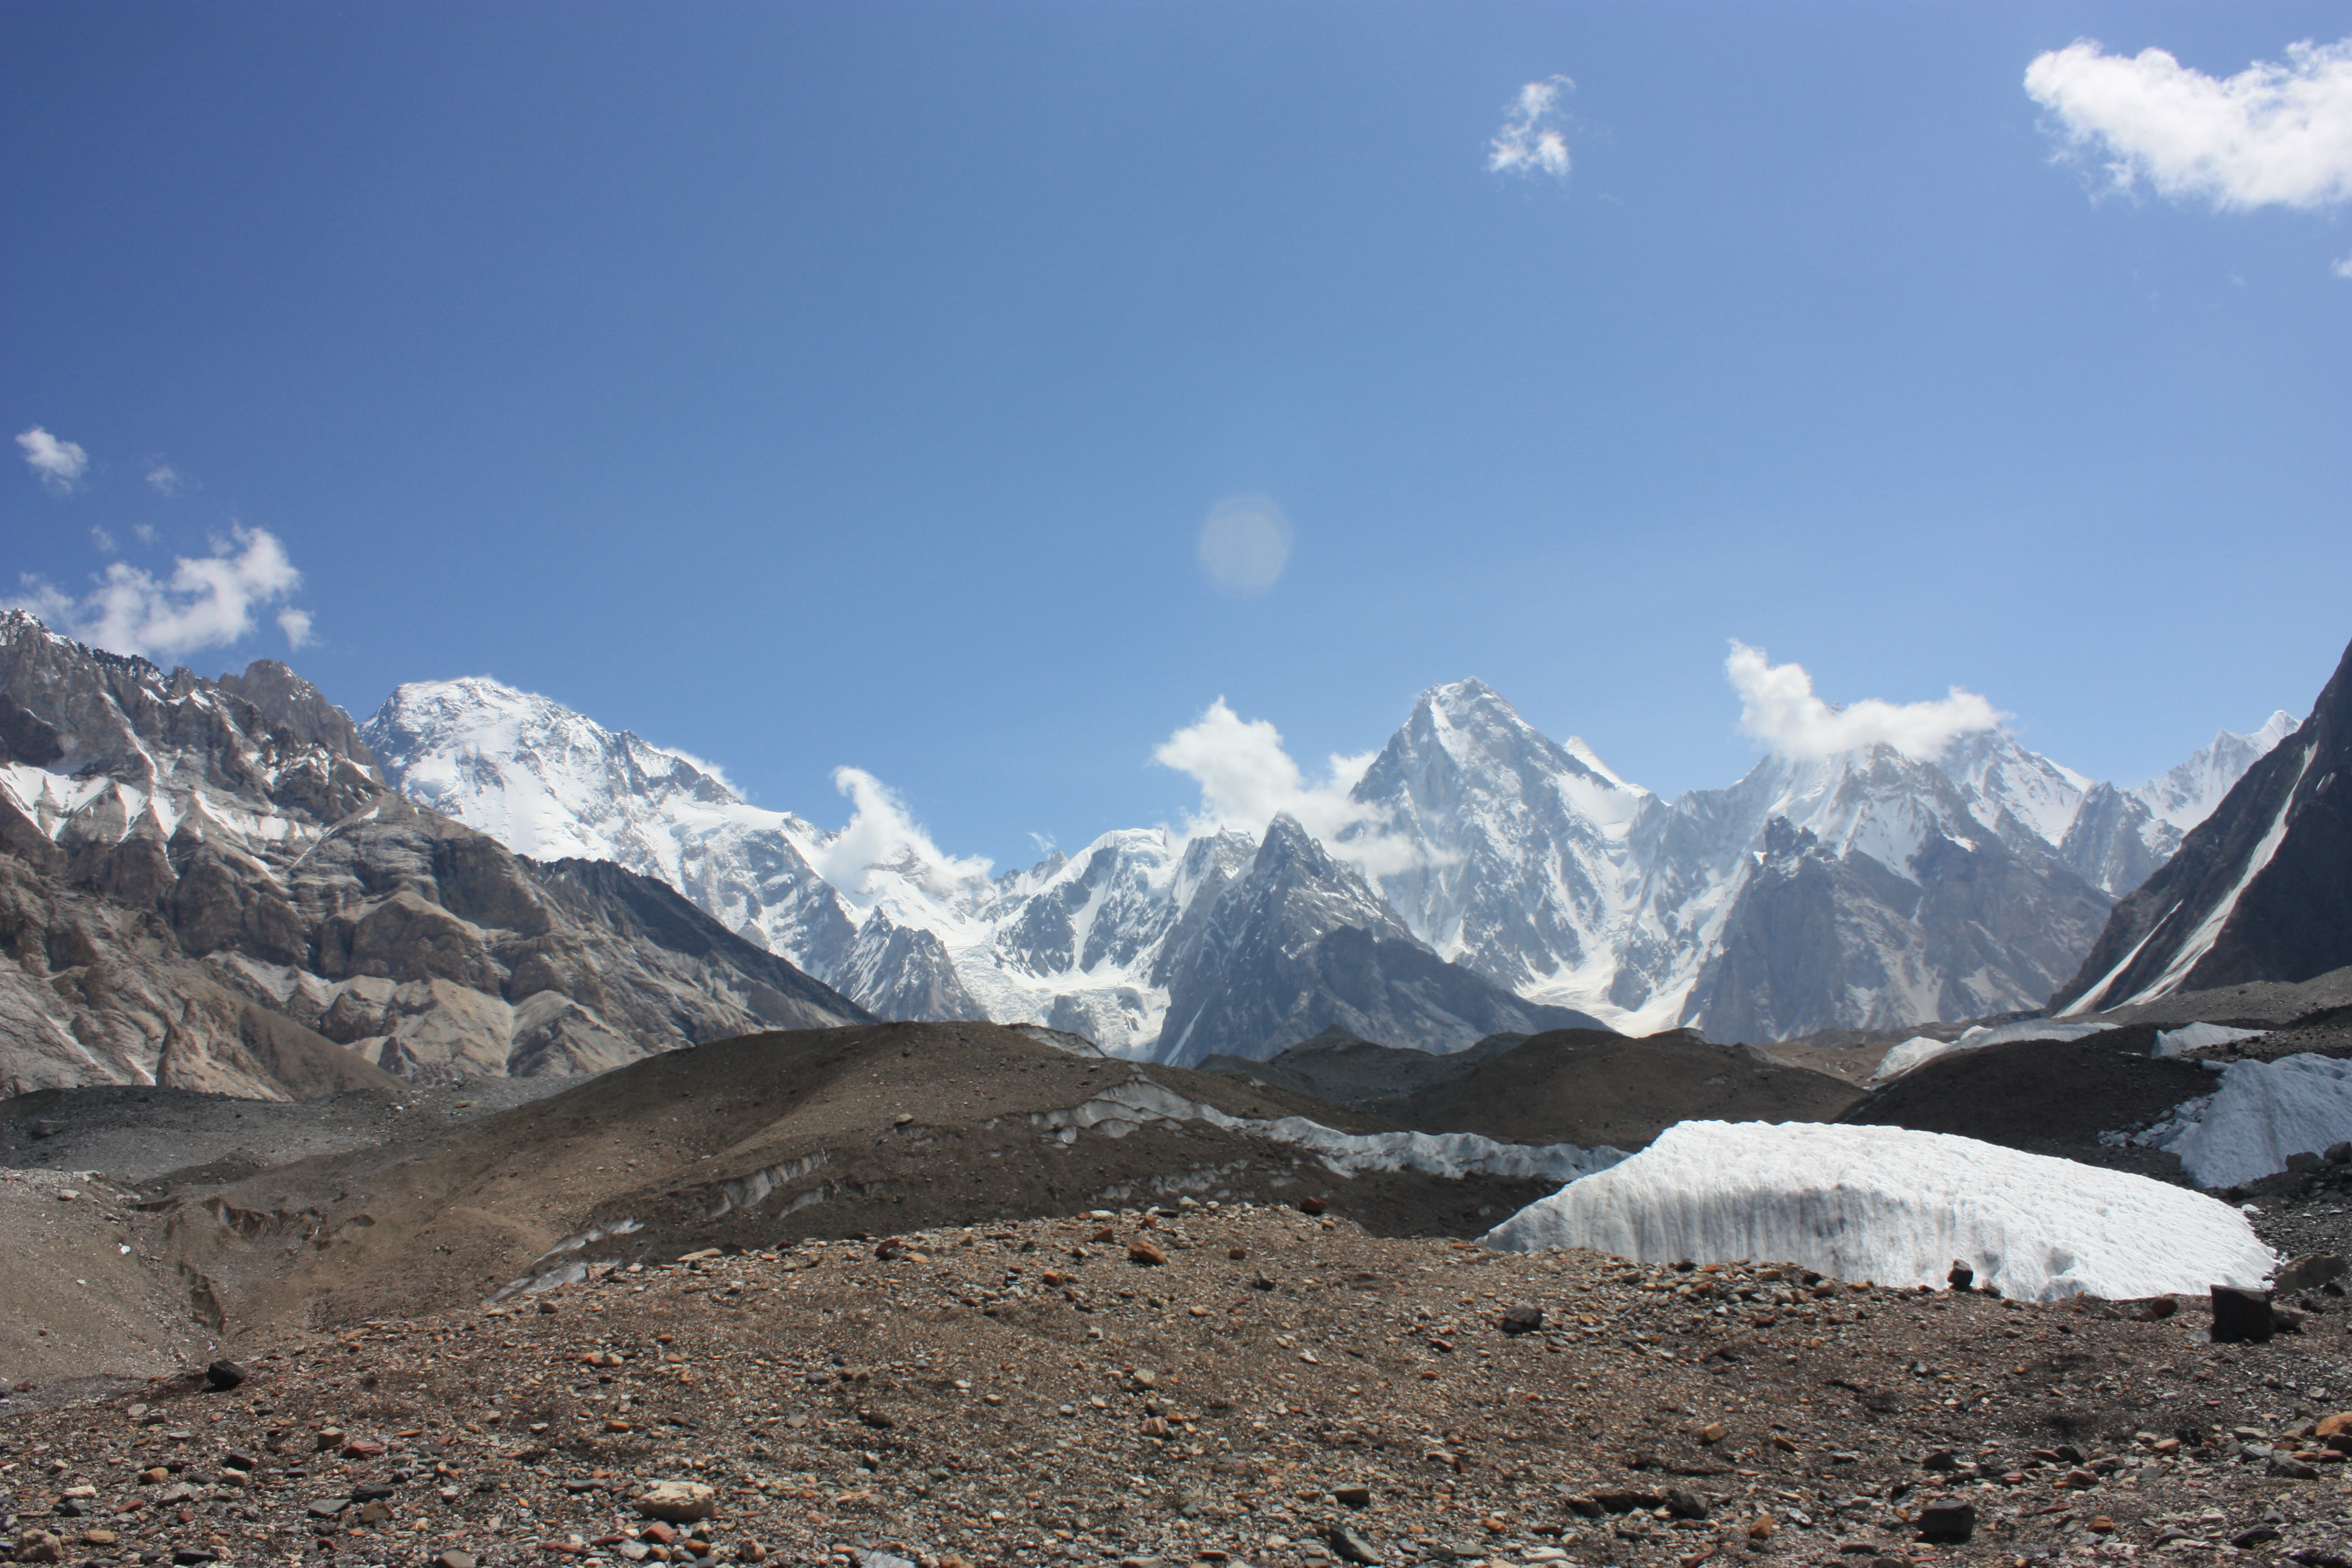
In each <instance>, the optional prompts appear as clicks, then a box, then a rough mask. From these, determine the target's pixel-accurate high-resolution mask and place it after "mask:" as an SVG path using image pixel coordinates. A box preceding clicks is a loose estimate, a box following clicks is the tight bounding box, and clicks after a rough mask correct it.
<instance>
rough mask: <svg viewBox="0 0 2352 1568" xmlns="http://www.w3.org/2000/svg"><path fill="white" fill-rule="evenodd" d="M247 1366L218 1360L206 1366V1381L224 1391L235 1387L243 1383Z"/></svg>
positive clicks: (249, 1466)
mask: <svg viewBox="0 0 2352 1568" xmlns="http://www.w3.org/2000/svg"><path fill="white" fill-rule="evenodd" d="M245 1377H246V1372H245V1368H243V1367H241V1366H239V1365H237V1364H236V1363H235V1362H233V1361H216V1362H215V1363H212V1365H210V1366H208V1367H206V1368H205V1382H206V1383H209V1384H212V1385H213V1386H214V1387H215V1388H216V1389H220V1390H222V1391H224V1392H226V1391H227V1390H229V1389H232V1388H235V1387H236V1385H237V1384H240V1383H243V1382H244V1381H245ZM246 1468H247V1469H251V1468H253V1467H252V1466H251V1465H247V1467H246Z"/></svg>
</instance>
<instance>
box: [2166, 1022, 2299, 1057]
mask: <svg viewBox="0 0 2352 1568" xmlns="http://www.w3.org/2000/svg"><path fill="white" fill-rule="evenodd" d="M2268 1033H2270V1031H2269V1030H2267V1029H2233V1028H2231V1027H2230V1026H2228V1025H2227V1024H2184V1025H2182V1026H2180V1027H2179V1028H2178V1029H2163V1030H2159V1031H2158V1033H2157V1037H2156V1048H2155V1049H2153V1050H2151V1051H2149V1052H2148V1053H2147V1054H2148V1055H2149V1056H2152V1057H2179V1056H2186V1055H2188V1054H2189V1052H2190V1051H2201V1050H2203V1049H2205V1048H2206V1047H2209V1046H2226V1045H2229V1044H2230V1043H2231V1042H2232V1041H2234V1040H2259V1039H2261V1038H2262V1037H2263V1036H2264V1035H2266V1034H2268Z"/></svg>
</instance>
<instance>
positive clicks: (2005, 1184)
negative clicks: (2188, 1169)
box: [1486, 1121, 2278, 1301]
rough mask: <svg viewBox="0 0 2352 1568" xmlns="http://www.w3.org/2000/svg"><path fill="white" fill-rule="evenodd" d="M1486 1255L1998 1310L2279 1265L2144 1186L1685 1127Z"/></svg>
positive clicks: (1887, 1145)
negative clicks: (1752, 1266)
mask: <svg viewBox="0 0 2352 1568" xmlns="http://www.w3.org/2000/svg"><path fill="white" fill-rule="evenodd" d="M1486 1245H1488V1246H1489V1247H1499V1248H1504V1249H1507V1250H1510V1251H1517V1252H1527V1251H1532V1250H1534V1249H1536V1248H1538V1247H1590V1248H1591V1249H1592V1250H1594V1251H1597V1252H1604V1253H1614V1254H1616V1255H1618V1256H1620V1257H1623V1258H1633V1259H1634V1260H1635V1261H1637V1262H1645V1263H1659V1262H1680V1261H1683V1260H1685V1259H1688V1260H1691V1261H1694V1262H1700V1263H1730V1262H1737V1261H1739V1260H1742V1259H1755V1260H1759V1261H1763V1260H1769V1261H1772V1262H1786V1263H1797V1264H1801V1265H1803V1266H1804V1267H1806V1268H1814V1269H1818V1270H1820V1271H1821V1272H1822V1273H1823V1274H1826V1275H1829V1276H1831V1277H1832V1278H1833V1279H1854V1280H1860V1279H1869V1280H1874V1281H1875V1282H1876V1283H1878V1284H1881V1285H1897V1286H1909V1285H1935V1286H1941V1285H1942V1284H1943V1283H1944V1277H1945V1274H1946V1273H1947V1272H1948V1270H1949V1269H1950V1268H1951V1266H1952V1263H1953V1261H1954V1260H1955V1259H1958V1261H1960V1262H1962V1263H1964V1264H1966V1265H1968V1266H1969V1268H1973V1269H1974V1270H1975V1271H1976V1276H1977V1279H1978V1280H1979V1282H1980V1283H1983V1284H1988V1285H1990V1286H1992V1287H1993V1288H1995V1289H1998V1290H2000V1292H2001V1293H2002V1294H2003V1295H2005V1296H2011V1297H2020V1298H2023V1299H2025V1300H2035V1301H2049V1300H2059V1299H2061V1298H2063V1297H2067V1296H2073V1295H2078V1294H2087V1295H2093V1296H2100V1297H2105V1298H2107V1299H2109V1300H2129V1299H2132V1298H2136V1297H2142V1296H2156V1295H2162V1294H2165V1293H2167V1292H2170V1291H2199V1292H2201V1291H2203V1290H2205V1289H2207V1288H2208V1287H2209V1286H2212V1285H2216V1284H2222V1285H2241V1286H2246V1287H2249V1288H2255V1287H2259V1286H2260V1285H2261V1284H2262V1283H2263V1280H2265V1279H2268V1278H2269V1277H2270V1274H2271V1271H2272V1269H2273V1268H2275V1267H2276V1266H2277V1262H2278V1258H2277V1255H2276V1254H2274V1253H2273V1252H2272V1251H2271V1249H2270V1248H2269V1247H2264V1246H2263V1244H2262V1242H2261V1241H2260V1240H2259V1239H2257V1238H2256V1237H2255V1236H2254V1233H2253V1229H2252V1226H2249V1225H2248V1224H2247V1223H2246V1218H2245V1216H2244V1215H2242V1214H2240V1213H2239V1212H2238V1211H2237V1210H2236V1209H2233V1208H2231V1206H2230V1205H2227V1204H2224V1203H2221V1202H2219V1201H2217V1200H2216V1199H2213V1198H2210V1197H2207V1196H2204V1195H2203V1194H2198V1193H2191V1192H2186V1191H2183V1190H2182V1189H2181V1188H2179V1187H2174V1186H2168V1185H2167V1184H2164V1183H2162V1182H2157V1181H2151V1180H2149V1179H2148V1178H2147V1177H2145V1176H2135V1175H2129V1174H2126V1173H2123V1172H2119V1171H2105V1170H2100V1169H2098V1168H2097V1167H2095V1166H2091V1165H2080V1164H2076V1163H2074V1162H2073V1161H2070V1160H2053V1159H2050V1158H2048V1157H2046V1156H2043V1155H2040V1154H2025V1153H2020V1152H2017V1151H2016V1150H2014V1149H2003V1148H2001V1147H2000V1146H1998V1145H1996V1144H1991V1143H1980V1142H1977V1141H1976V1140H1975V1139H1973V1138H1956V1137H1952V1136H1950V1135H1949V1134H1947V1133H1941V1132H1915V1131H1910V1130H1909V1129H1907V1128H1900V1127H1841V1126H1831V1125H1826V1124H1822V1123H1817V1122H1784V1123H1780V1124H1777V1125H1776V1124H1771V1123H1766V1122H1756V1121H1749V1122H1724V1121H1684V1122H1678V1123H1676V1124H1675V1126H1672V1127H1669V1128H1667V1129H1666V1131H1664V1133H1662V1134H1660V1135H1659V1137H1658V1139H1657V1141H1656V1142H1654V1143H1652V1144H1651V1145H1650V1146H1649V1147H1648V1148H1647V1149H1644V1150H1643V1151H1642V1152H1640V1153H1638V1154H1635V1155H1633V1157H1632V1158H1630V1159H1627V1160H1625V1161H1623V1162H1622V1163H1618V1164H1616V1165H1614V1166H1612V1167H1611V1168H1610V1169H1608V1170H1605V1171H1601V1172H1599V1173H1595V1174H1593V1175H1590V1176H1586V1177H1584V1178H1582V1179H1581V1180H1580V1181H1575V1182H1571V1183H1570V1184H1568V1185H1567V1186H1565V1187H1562V1188H1561V1189H1560V1190H1559V1192H1558V1193H1555V1194H1552V1195H1551V1196H1550V1197H1548V1198H1545V1199H1542V1200H1541V1201H1539V1202H1538V1203H1534V1204H1530V1205H1528V1207H1526V1208H1524V1209H1522V1210H1520V1211H1519V1212H1518V1213H1517V1215H1513V1216H1512V1217H1511V1218H1510V1219H1508V1220H1507V1221H1505V1222H1504V1223H1503V1224H1501V1225H1499V1226H1496V1227H1495V1229H1494V1230H1493V1231H1491V1232H1489V1233H1488V1234H1487V1236H1486Z"/></svg>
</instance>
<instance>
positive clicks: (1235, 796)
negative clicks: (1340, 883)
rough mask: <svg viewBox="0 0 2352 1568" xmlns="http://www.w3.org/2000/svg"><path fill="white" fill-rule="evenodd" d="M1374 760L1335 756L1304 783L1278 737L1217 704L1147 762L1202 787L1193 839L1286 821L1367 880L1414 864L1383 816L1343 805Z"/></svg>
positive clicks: (1413, 854)
mask: <svg viewBox="0 0 2352 1568" xmlns="http://www.w3.org/2000/svg"><path fill="white" fill-rule="evenodd" d="M1378 755H1380V753H1379V752H1361V753H1360V754H1358V755H1355V756H1340V755H1338V754H1337V753H1334V754H1333V755H1332V756H1331V758H1330V759H1329V763H1328V773H1326V774H1325V775H1324V777H1323V778H1322V779H1320V780H1319V781H1318V780H1312V779H1309V778H1308V777H1307V775H1306V774H1305V773H1303V772H1301V771H1300V769H1299V766H1298V764H1297V763H1295V762H1293V761H1292V760H1291V757H1290V753H1289V752H1287V751H1286V750H1284V749H1283V744H1282V734H1281V731H1277V730H1276V728H1275V727H1274V726H1273V725H1272V724H1270V723H1268V722H1267V721H1265V720H1263V719H1244V718H1242V717H1241V715H1239V714H1237V713H1235V712H1234V710H1232V709H1231V708H1229V707H1227V706H1226V704H1225V700H1224V699H1223V698H1222V697H1220V698H1218V699H1217V700H1215V701H1214V702H1212V703H1211V704H1209V710H1208V711H1207V712H1205V713H1203V714H1202V715H1201V717H1200V718H1199V720H1197V721H1194V722H1193V723H1192V724H1189V725H1187V726H1185V727H1184V728H1183V729H1181V730H1179V731H1176V732H1175V733H1174V734H1172V735H1171V736H1169V737H1168V739H1167V740H1165V741H1163V742H1160V745H1159V746H1158V747H1156V748H1154V750H1153V751H1152V753H1151V760H1152V761H1153V762H1156V763H1160V765H1161V766H1162V767H1170V768H1174V769H1175V770H1176V771H1177V772H1178V773H1189V774H1191V775H1192V778H1193V780H1194V781H1195V782H1197V783H1198V784H1200V786H1201V809H1200V812H1199V813H1198V814H1197V815H1196V816H1194V817H1193V818H1192V822H1191V823H1190V824H1189V825H1188V829H1189V831H1191V832H1192V833H1194V834H1199V833H1204V832H1213V831H1215V830H1216V829H1217V828H1219V827H1228V828H1238V829H1240V830H1242V831H1244V832H1247V833H1253V834H1255V833H1263V832H1264V831H1265V825H1266V824H1267V823H1269V822H1272V821H1273V820H1274V819H1275V817H1276V816H1280V815H1284V814H1287V815H1289V816H1293V817H1296V818H1297V820H1298V824H1299V826H1302V827H1304V828H1306V829H1307V832H1308V833H1310V834H1312V835H1313V836H1314V837H1317V838H1318V839H1320V840H1322V841H1323V844H1324V846H1325V847H1327V848H1328V849H1329V850H1330V851H1331V853H1332V854H1334V855H1337V856H1339V858H1341V859H1344V860H1347V861H1349V862H1350V863H1352V864H1353V865H1355V866H1356V867H1357V868H1359V869H1360V870H1362V871H1364V872H1365V873H1366V874H1368V875H1370V876H1384V875H1386V874H1388V873H1390V872H1392V871H1402V870H1405V869H1407V868H1410V867H1412V866H1414V865H1417V864H1419V863H1420V861H1421V858H1422V857H1421V853H1420V851H1419V850H1418V849H1416V848H1415V847H1413V845H1412V842H1411V841H1410V840H1408V839H1403V838H1399V837H1391V835H1390V834H1389V833H1388V831H1387V827H1388V817H1387V814H1386V813H1384V812H1382V811H1381V810H1380V809H1379V808H1377V807H1375V806H1370V805H1364V804H1362V803H1361V802H1360V801H1356V800H1353V799H1350V798H1349V794H1348V792H1349V791H1350V790H1352V789H1354V788H1355V787H1356V784H1358V782H1359V781H1360V780H1361V779H1362V778H1363V776H1364V770H1365V769H1367V768H1369V767H1370V766H1371V765H1372V759H1373V758H1375V757H1377V756H1378Z"/></svg>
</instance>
